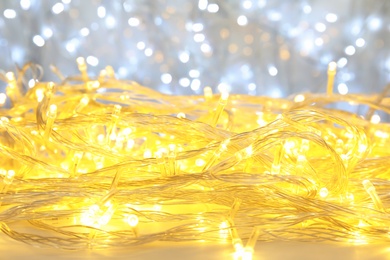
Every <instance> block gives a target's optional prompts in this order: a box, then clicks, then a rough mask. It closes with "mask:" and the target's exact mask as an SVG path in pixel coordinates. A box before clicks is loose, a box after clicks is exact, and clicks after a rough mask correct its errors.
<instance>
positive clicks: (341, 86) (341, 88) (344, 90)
mask: <svg viewBox="0 0 390 260" xmlns="http://www.w3.org/2000/svg"><path fill="white" fill-rule="evenodd" d="M337 90H338V91H339V93H340V94H341V95H345V94H347V93H348V86H347V85H345V83H340V84H338V85H337Z"/></svg>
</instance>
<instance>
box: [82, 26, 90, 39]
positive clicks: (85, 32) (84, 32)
mask: <svg viewBox="0 0 390 260" xmlns="http://www.w3.org/2000/svg"><path fill="white" fill-rule="evenodd" d="M80 35H81V36H84V37H85V36H88V35H89V29H88V28H87V27H84V28H81V30H80Z"/></svg>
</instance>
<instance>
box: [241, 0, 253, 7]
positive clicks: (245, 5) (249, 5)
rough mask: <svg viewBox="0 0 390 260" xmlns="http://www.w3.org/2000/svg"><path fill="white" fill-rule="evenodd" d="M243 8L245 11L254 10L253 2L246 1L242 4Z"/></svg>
mask: <svg viewBox="0 0 390 260" xmlns="http://www.w3.org/2000/svg"><path fill="white" fill-rule="evenodd" d="M242 7H244V8H245V9H251V8H252V1H250V0H245V1H244V2H243V3H242Z"/></svg>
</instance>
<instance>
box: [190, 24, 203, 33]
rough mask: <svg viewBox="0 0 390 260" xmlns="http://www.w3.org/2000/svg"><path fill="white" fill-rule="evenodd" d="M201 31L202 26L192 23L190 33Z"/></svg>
mask: <svg viewBox="0 0 390 260" xmlns="http://www.w3.org/2000/svg"><path fill="white" fill-rule="evenodd" d="M202 30H203V24H202V23H194V24H193V25H192V31H194V32H200V31H202Z"/></svg>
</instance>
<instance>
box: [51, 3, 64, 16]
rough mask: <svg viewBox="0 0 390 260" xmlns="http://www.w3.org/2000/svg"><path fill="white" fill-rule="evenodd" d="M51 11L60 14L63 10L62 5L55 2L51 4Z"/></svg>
mask: <svg viewBox="0 0 390 260" xmlns="http://www.w3.org/2000/svg"><path fill="white" fill-rule="evenodd" d="M51 11H52V12H53V13H55V14H60V13H61V12H63V11H64V5H63V4H62V3H56V4H55V5H53V7H52V8H51Z"/></svg>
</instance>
